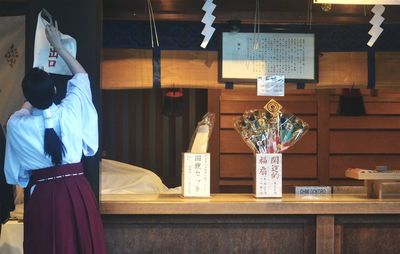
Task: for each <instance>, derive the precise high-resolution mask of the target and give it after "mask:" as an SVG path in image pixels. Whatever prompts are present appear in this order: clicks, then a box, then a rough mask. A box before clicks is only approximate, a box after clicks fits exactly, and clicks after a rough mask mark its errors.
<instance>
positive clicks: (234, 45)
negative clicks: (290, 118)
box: [218, 32, 318, 83]
mask: <svg viewBox="0 0 400 254" xmlns="http://www.w3.org/2000/svg"><path fill="white" fill-rule="evenodd" d="M315 44H316V43H315V34H314V33H232V32H223V33H222V36H221V47H220V50H219V69H218V75H219V81H220V82H253V81H256V78H257V76H263V75H283V76H285V81H287V82H302V83H304V82H318V61H317V59H318V57H317V56H318V54H317V52H316V47H315Z"/></svg>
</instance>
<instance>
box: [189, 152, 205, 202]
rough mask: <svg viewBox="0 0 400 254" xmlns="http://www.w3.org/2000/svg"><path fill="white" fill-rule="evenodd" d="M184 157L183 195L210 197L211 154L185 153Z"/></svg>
mask: <svg viewBox="0 0 400 254" xmlns="http://www.w3.org/2000/svg"><path fill="white" fill-rule="evenodd" d="M183 157H184V158H183V172H182V176H183V179H182V180H183V181H182V182H183V195H184V196H185V197H209V196H210V154H209V153H205V154H195V153H184V155H183Z"/></svg>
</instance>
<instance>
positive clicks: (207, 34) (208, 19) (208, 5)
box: [200, 0, 217, 48]
mask: <svg viewBox="0 0 400 254" xmlns="http://www.w3.org/2000/svg"><path fill="white" fill-rule="evenodd" d="M215 7H217V6H216V5H215V4H214V3H213V0H207V1H206V2H205V4H204V6H203V8H202V10H203V11H205V12H206V14H205V15H204V17H203V19H202V20H201V23H204V24H205V27H204V29H203V31H201V34H202V35H204V40H203V42H202V43H201V45H200V46H201V47H202V48H206V47H207V44H208V42H209V41H210V39H211V36H212V35H213V33H214V31H215V28H214V27H212V26H211V25H212V23H213V22H214V20H215V16H214V15H212V12H213V11H214V10H215Z"/></svg>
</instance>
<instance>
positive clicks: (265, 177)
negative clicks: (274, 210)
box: [255, 153, 282, 197]
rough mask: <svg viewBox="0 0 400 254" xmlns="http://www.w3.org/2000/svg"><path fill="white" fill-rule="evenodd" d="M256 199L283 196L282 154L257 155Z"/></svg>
mask: <svg viewBox="0 0 400 254" xmlns="http://www.w3.org/2000/svg"><path fill="white" fill-rule="evenodd" d="M255 180H256V182H255V194H256V197H281V196H282V154H278V153H277V154H257V155H256V179H255Z"/></svg>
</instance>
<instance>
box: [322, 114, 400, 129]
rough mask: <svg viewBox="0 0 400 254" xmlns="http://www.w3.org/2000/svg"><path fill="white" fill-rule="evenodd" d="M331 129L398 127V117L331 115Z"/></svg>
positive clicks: (399, 121)
mask: <svg viewBox="0 0 400 254" xmlns="http://www.w3.org/2000/svg"><path fill="white" fill-rule="evenodd" d="M329 127H330V129H331V130H336V129H368V130H374V129H384V130H396V129H400V120H399V117H398V116H396V115H394V116H368V115H367V116H353V117H351V116H331V118H330V119H329Z"/></svg>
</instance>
